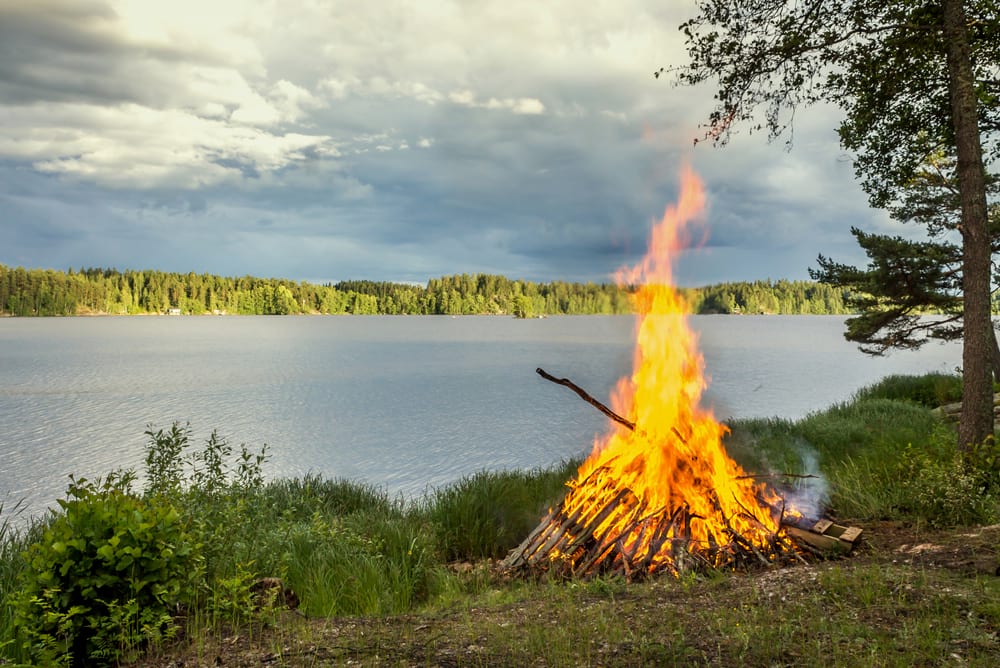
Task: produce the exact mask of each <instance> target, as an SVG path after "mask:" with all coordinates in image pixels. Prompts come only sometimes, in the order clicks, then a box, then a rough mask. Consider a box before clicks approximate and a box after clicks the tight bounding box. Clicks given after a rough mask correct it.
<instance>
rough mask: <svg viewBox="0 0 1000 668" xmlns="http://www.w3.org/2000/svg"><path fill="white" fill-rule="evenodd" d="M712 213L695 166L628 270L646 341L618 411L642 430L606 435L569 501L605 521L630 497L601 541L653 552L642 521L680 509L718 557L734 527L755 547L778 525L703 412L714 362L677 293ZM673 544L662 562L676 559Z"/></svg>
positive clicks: (688, 533)
mask: <svg viewBox="0 0 1000 668" xmlns="http://www.w3.org/2000/svg"><path fill="white" fill-rule="evenodd" d="M704 209H705V191H704V187H703V186H702V183H701V181H700V180H699V179H698V177H697V176H696V175H695V174H694V172H693V171H692V170H691V169H689V168H685V169H684V170H683V171H682V174H681V189H680V196H679V198H678V201H677V204H676V205H672V206H669V207H667V209H666V211H665V212H664V214H663V218H662V219H661V220H660V221H659V223H658V224H656V225H655V226H654V227H653V230H652V233H651V237H650V245H649V250H648V252H647V254H646V256H645V258H644V259H643V260H642V261H641V262H640V263H639V264H638V265H636V266H634V267H629V268H625V269H623V270H621V271H620V272H619V275H618V280H619V282H620V283H623V284H626V285H630V286H637V289H636V292H635V293H634V302H635V307H636V312H637V314H638V315H637V336H636V348H635V355H634V362H633V372H632V375H631V377H628V378H623V379H621V380H620V381H619V383H618V387H617V389H616V391H615V393H614V396H613V397H612V406H613V408H614V410H615V412H617V413H618V414H619V415H623V416H625V417H627V419H628V420H629V421H631V422H633V423H634V424H635V430H634V431H633V430H628V429H627V428H624V427H617V428H615V429H614V430H613V431H612V432H611V433H609V434H607V435H606V436H605V437H603V438H601V439H599V440H598V442H597V443H595V447H594V451H593V453H592V454H591V455H590V457H589V458H588V459H587V460H586V461H585V462H584V463H583V465H582V466H581V467H580V470H579V472H578V475H577V478H576V479H575V480H574V481H573V482H571V483H570V487H571V489H570V491H569V493H568V494H567V497H566V500H565V501H564V502H563V508H564V510H565V512H567V513H573V512H579V513H581V515H582V516H584V517H592V518H596V516H597V515H598V513H600V511H601V510H602V509H605V508H607V507H608V504H609V502H610V501H611V499H612V498H613V497H615V496H616V495H618V494H621V493H622V490H628V492H629V493H630V496H629V499H628V501H627V502H625V503H623V504H618V505H622V506H623V508H622V509H621V510H615V511H614V512H610V513H609V516H608V517H607V518H605V519H604V521H603V522H601V523H600V525H599V528H598V529H597V530H596V531H595V535H596V534H606V535H617V536H619V537H620V539H621V540H622V541H623V544H625V545H630V544H632V545H633V547H635V546H639V547H641V548H643V549H644V548H645V545H640V544H643V543H645V544H648V543H649V541H650V540H652V538H651V534H652V532H651V531H649V530H648V525H647V524H645V523H643V522H641V521H639V520H641V517H640V516H641V515H643V514H645V515H646V516H649V517H653V516H656V517H658V518H659V519H660V520H661V521H662V519H663V518H664V517H666V518H669V517H672V516H674V513H675V511H677V509H678V508H683V509H684V510H685V513H686V516H687V517H690V521H689V523H688V524H687V525H686V527H685V528H684V530H683V533H684V534H685V537H690V539H691V544H690V548H689V549H690V550H695V551H696V550H699V549H704V550H705V551H706V552H710V553H714V551H713V550H711V547H710V546H717V545H719V544H725V543H727V542H728V541H729V539H730V536H731V535H732V532H731V531H729V529H732V530H735V531H736V532H738V533H739V534H740V535H741V536H742V537H744V538H746V539H748V540H750V541H751V542H753V543H755V544H763V543H764V541H766V540H767V538H768V537H769V536H770V535H772V534H773V533H774V532H775V531H776V530H777V529H778V527H777V520H776V518H774V517H772V511H771V509H770V507H768V506H767V505H765V504H764V503H762V502H761V501H760V500H759V499H761V498H767V499H768V501H769V502H774V501H775V500H776V497H775V496H774V495H773V494H770V493H768V492H767V491H766V490H764V489H763V488H762V487H761V486H760V485H758V484H755V483H754V482H753V481H752V480H751V479H747V478H745V477H743V476H745V473H744V472H743V470H742V469H741V468H740V467H739V466H738V465H737V464H736V463H735V462H734V461H733V460H732V459H730V458H729V456H728V455H727V454H726V452H725V449H724V448H723V446H722V437H723V436H724V434H725V433H726V428H725V427H724V426H723V425H722V424H720V423H718V422H717V421H716V420H715V418H714V417H713V415H712V413H711V412H710V411H708V410H706V409H704V408H702V407H701V406H700V401H701V395H702V391H703V390H704V388H705V386H706V382H705V376H704V360H703V358H702V356H701V353H700V352H699V351H698V346H697V337H696V335H695V334H694V332H693V331H692V330H691V328H690V327H689V325H688V319H687V316H688V313H689V306H688V304H687V303H686V302H685V300H684V299H683V298H682V296H681V295H680V294H679V293H678V292H677V290H675V289H674V287H673V283H674V280H673V271H672V266H673V262H674V259H675V257H676V256H677V254H678V252H679V251H680V250H682V249H683V248H684V247H685V245H686V243H687V240H688V227H689V226H690V225H691V224H692V223H694V222H698V221H699V220H700V219H701V218H702V216H703V212H704ZM633 497H634V498H633ZM679 532H681V529H680V528H676V529H674V530H672V531H671V535H673V534H677V533H679ZM669 543H670V541H667V544H666V545H667V547H665V548H664V550H663V554H662V555H659V554H658V555H657V557H656V560H655V561H654V564H653V565H656V564H657V561H662V560H664V559H667V560H669V559H672V558H673V557H672V556H671V550H670V549H669Z"/></svg>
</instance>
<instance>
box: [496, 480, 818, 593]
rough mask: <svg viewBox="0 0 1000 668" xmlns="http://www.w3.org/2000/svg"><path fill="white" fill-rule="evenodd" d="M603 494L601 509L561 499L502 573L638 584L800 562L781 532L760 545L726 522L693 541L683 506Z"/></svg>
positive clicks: (618, 492) (691, 518)
mask: <svg viewBox="0 0 1000 668" xmlns="http://www.w3.org/2000/svg"><path fill="white" fill-rule="evenodd" d="M599 471H600V470H598V471H595V472H594V473H598V472H599ZM592 475H593V474H592ZM604 484H605V485H613V484H614V483H613V481H606V482H605V483H604ZM572 494H573V490H571V491H570V493H569V495H567V499H569V498H571V497H572ZM602 496H603V497H604V498H609V499H610V501H609V502H608V503H606V504H605V505H603V507H596V508H590V507H588V506H586V505H582V506H580V508H578V509H577V510H576V511H574V512H571V513H570V512H567V511H566V505H567V503H566V500H564V501H563V503H562V504H560V505H559V506H558V507H557V508H554V509H552V510H550V511H549V513H548V515H547V516H546V517H545V518H543V519H542V521H541V523H540V524H539V525H538V526H537V527H536V528H535V530H534V531H532V532H531V534H529V535H528V537H527V538H526V539H525V540H524V541H523V542H522V543H521V544H520V545H519V546H518V547H517V548H515V549H514V550H512V551H511V552H510V554H508V555H507V558H506V559H504V561H503V562H502V563H501V568H502V569H503V570H505V571H506V572H508V573H510V574H515V575H516V574H533V575H542V574H546V575H549V576H555V577H592V576H595V575H604V574H608V575H619V576H622V577H624V578H626V579H627V580H639V579H643V578H647V577H650V576H654V575H657V574H660V573H664V572H668V573H672V574H675V575H676V574H678V573H681V572H685V571H692V570H694V571H706V570H713V569H734V570H738V569H746V568H750V567H752V566H755V565H756V566H771V565H775V564H784V563H789V562H792V561H802V560H803V556H802V555H803V552H804V551H803V550H802V549H801V548H800V547H798V546H797V544H796V543H795V542H793V541H792V540H791V539H790V538H789V537H788V536H787V535H786V534H785V533H784V532H777V533H771V534H770V535H769V536H768V539H767V541H766V545H763V546H760V545H755V544H754V543H753V542H752V541H751V540H749V539H747V538H745V537H744V536H742V535H741V534H740V533H739V532H738V531H736V530H735V529H734V528H733V527H732V526H731V524H730V523H729V522H728V521H726V522H725V524H726V527H725V532H724V535H720V536H710V537H709V540H708V541H707V542H705V541H697V540H693V539H692V538H691V524H692V522H695V521H698V520H699V518H698V517H697V516H696V515H693V514H692V513H691V512H689V510H688V508H687V507H686V506H678V507H676V508H672V509H653V510H650V509H649V508H647V507H646V504H645V503H643V502H642V501H640V500H639V499H637V498H636V496H635V495H634V494H633V493H632V492H631V490H629V489H628V488H622V489H614V488H612V489H607V490H604V494H603V495H602Z"/></svg>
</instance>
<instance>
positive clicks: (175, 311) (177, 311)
mask: <svg viewBox="0 0 1000 668" xmlns="http://www.w3.org/2000/svg"><path fill="white" fill-rule="evenodd" d="M180 314H181V310H180V309H179V308H168V309H167V315H180Z"/></svg>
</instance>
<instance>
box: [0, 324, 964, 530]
mask: <svg viewBox="0 0 1000 668" xmlns="http://www.w3.org/2000/svg"><path fill="white" fill-rule="evenodd" d="M691 322H692V325H693V327H694V329H695V330H696V331H697V332H698V333H699V336H700V342H701V348H702V352H703V354H704V357H705V365H706V372H707V374H708V375H709V376H710V386H709V389H708V391H707V392H706V399H705V401H706V403H707V404H710V405H712V406H713V407H714V410H715V414H716V416H717V417H718V418H719V419H725V418H728V417H771V416H778V417H785V418H799V417H802V416H804V415H806V414H808V413H810V412H812V411H816V410H821V409H824V408H826V407H828V406H829V405H831V404H833V403H835V402H839V401H843V400H846V399H848V398H850V396H851V394H852V393H853V392H854V391H855V390H857V389H858V388H859V387H862V386H864V385H867V384H870V383H872V382H874V381H876V380H878V379H879V378H882V377H884V376H886V375H888V374H892V373H923V372H926V371H945V372H950V371H953V370H954V369H955V367H957V366H958V365H959V364H960V363H961V347H960V345H958V344H948V345H938V344H929V345H928V346H926V348H925V349H924V350H922V351H918V352H899V353H894V354H891V355H889V356H887V357H884V358H874V359H873V358H870V357H868V356H866V355H863V354H862V353H860V352H858V350H857V348H856V347H855V346H854V345H853V344H850V343H848V342H846V341H845V340H844V338H843V329H844V325H843V323H844V318H842V317H836V316H695V317H693V318H692V319H691ZM633 326H634V319H633V318H632V317H631V316H612V317H609V316H565V317H552V318H545V319H536V320H516V319H514V318H509V317H489V316H470V317H458V318H451V317H445V316H426V317H423V316H304V317H291V316H285V317H281V316H277V317H266V316H265V317H252V316H240V317H231V316H230V317H211V316H205V317H160V316H148V317H145V316H132V317H101V318H35V319H32V318H3V319H0V373H2V378H3V383H2V386H0V462H2V464H0V502H3V503H4V505H5V506H6V508H8V510H9V509H10V508H11V507H12V506H13V505H14V504H15V503H16V502H17V501H19V500H23V501H24V503H25V504H26V507H27V509H28V511H29V512H32V513H39V512H41V511H42V510H43V509H44V508H45V507H47V506H51V505H53V504H54V501H55V499H57V498H59V497H60V496H61V495H62V493H63V492H64V490H65V488H66V483H67V481H68V478H67V476H68V475H69V474H71V473H72V474H74V475H77V476H86V477H93V476H96V475H103V474H105V473H107V472H108V471H109V470H111V469H113V468H116V467H136V468H137V469H139V470H141V468H142V466H141V465H142V461H143V457H144V445H145V442H146V437H145V435H144V433H143V432H145V431H146V429H147V425H153V426H154V427H155V428H157V429H158V428H168V427H169V426H170V425H171V424H172V423H173V422H174V421H180V422H182V423H187V422H190V424H191V428H192V432H193V436H194V438H195V444H194V445H195V447H198V448H200V445H201V444H202V443H203V442H204V439H205V438H207V437H208V435H209V434H210V433H211V432H212V430H213V429H214V430H217V431H218V433H219V435H220V436H223V437H225V438H226V439H227V440H228V441H229V443H230V444H231V445H234V446H237V447H238V446H239V445H240V444H241V443H246V444H247V446H248V447H249V448H250V449H252V450H257V449H259V448H260V446H261V445H263V444H264V443H266V444H267V445H268V448H269V452H270V456H271V458H270V460H269V461H268V463H267V464H266V465H265V473H266V474H267V475H268V476H269V477H282V476H297V475H302V474H305V473H310V472H311V473H318V474H322V475H323V476H324V477H328V478H349V479H352V480H357V481H363V482H367V483H372V484H376V485H378V486H380V487H383V488H385V489H387V490H388V491H389V492H390V493H391V494H393V495H396V494H402V495H405V496H408V497H412V496H416V495H419V494H421V493H423V492H424V491H425V490H427V489H428V488H429V487H434V486H440V485H445V484H447V483H450V482H452V481H454V480H457V479H459V478H461V477H462V476H464V475H467V474H470V473H474V472H476V471H479V470H482V469H511V468H534V467H539V466H549V465H551V464H554V463H557V462H559V461H561V460H564V459H568V458H570V457H575V456H578V455H581V454H584V453H586V452H589V450H590V447H591V444H592V443H593V441H594V438H595V436H596V435H597V434H599V433H603V432H604V430H605V429H606V427H607V421H606V419H605V418H603V417H602V416H601V415H600V414H599V413H598V412H597V411H596V410H595V409H594V408H592V407H591V406H589V405H588V404H586V403H585V402H583V401H581V400H580V399H579V398H578V397H577V396H576V395H575V394H573V393H572V392H571V391H569V390H568V389H566V388H564V387H560V386H557V385H554V384H552V383H549V382H547V381H545V380H543V379H542V378H540V377H539V376H538V375H536V374H535V368H536V367H542V368H544V369H545V370H547V371H548V372H550V373H552V374H553V375H555V376H558V377H563V376H565V377H568V378H570V379H571V380H573V381H574V382H575V383H576V384H578V385H580V386H581V387H583V388H584V389H586V390H587V391H588V392H590V393H591V394H592V395H593V396H595V397H596V398H598V399H600V400H602V401H607V397H608V395H609V393H610V390H611V388H612V387H613V386H614V385H615V383H616V382H617V380H618V378H619V377H620V376H623V375H626V374H627V373H629V371H630V368H631V360H632V348H633V342H632V337H633Z"/></svg>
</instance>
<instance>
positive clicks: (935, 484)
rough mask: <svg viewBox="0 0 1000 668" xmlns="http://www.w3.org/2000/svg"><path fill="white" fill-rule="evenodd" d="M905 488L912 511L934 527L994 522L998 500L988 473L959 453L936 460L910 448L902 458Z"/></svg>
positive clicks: (909, 508)
mask: <svg viewBox="0 0 1000 668" xmlns="http://www.w3.org/2000/svg"><path fill="white" fill-rule="evenodd" d="M903 474H904V475H903V476H902V478H901V480H902V487H903V489H905V490H906V491H907V492H908V495H907V502H908V505H909V507H908V508H907V510H909V511H910V512H911V513H913V515H915V516H916V517H917V519H919V520H921V521H923V522H926V523H927V524H929V525H930V526H934V527H949V526H961V525H968V524H979V523H985V522H993V521H996V519H997V511H998V503H997V497H996V496H995V494H994V493H991V492H990V490H989V489H988V478H989V474H988V472H986V471H984V470H982V469H978V468H975V467H973V466H970V465H969V462H968V460H967V459H966V458H965V457H963V456H962V455H960V454H955V455H953V456H951V457H947V458H943V459H936V458H933V457H931V456H930V455H929V454H928V453H926V452H920V451H917V450H914V449H912V448H908V449H907V451H906V452H905V453H904V455H903Z"/></svg>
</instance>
